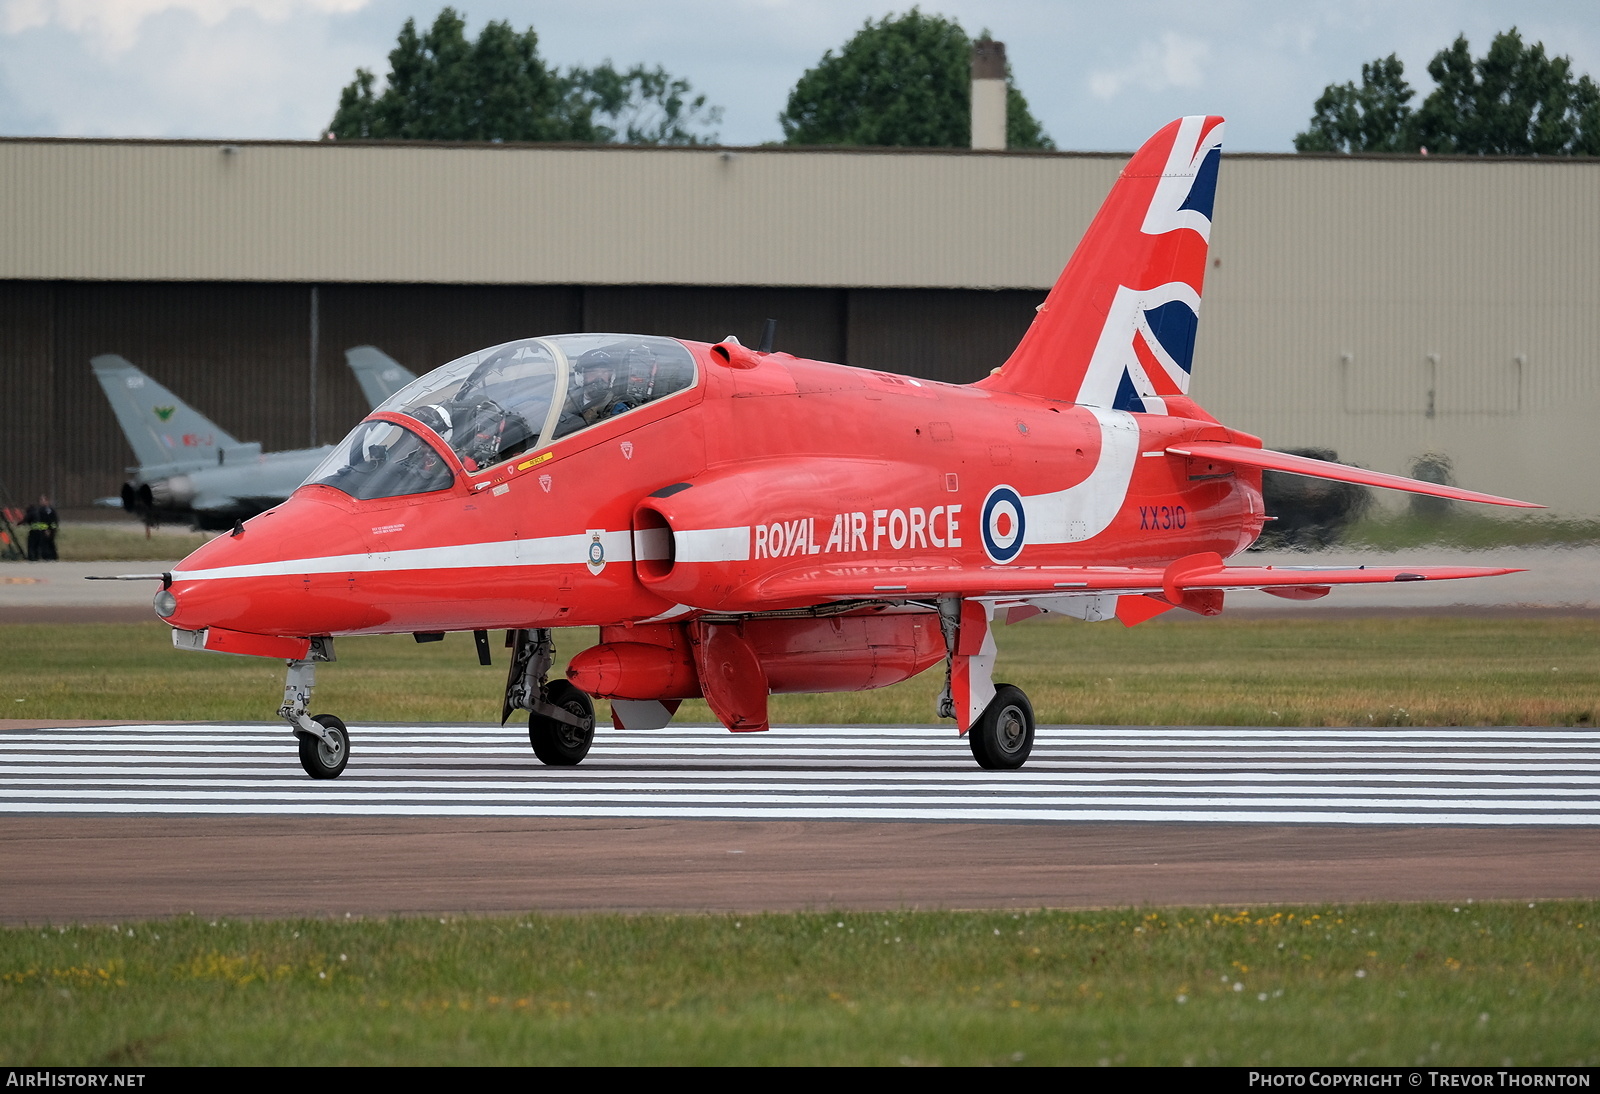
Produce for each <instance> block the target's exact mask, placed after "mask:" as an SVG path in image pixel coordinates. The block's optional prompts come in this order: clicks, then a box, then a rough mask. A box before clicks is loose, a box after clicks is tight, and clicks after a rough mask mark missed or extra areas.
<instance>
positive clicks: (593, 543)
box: [584, 528, 606, 574]
mask: <svg viewBox="0 0 1600 1094" xmlns="http://www.w3.org/2000/svg"><path fill="white" fill-rule="evenodd" d="M600 531H601V530H600V529H599V528H590V529H589V549H588V551H589V553H588V557H587V558H585V559H584V562H585V563H586V564H587V565H588V567H589V572H590V573H591V574H598V573H599V572H600V571H601V570H604V569H605V568H606V545H605V544H603V543H601V542H600Z"/></svg>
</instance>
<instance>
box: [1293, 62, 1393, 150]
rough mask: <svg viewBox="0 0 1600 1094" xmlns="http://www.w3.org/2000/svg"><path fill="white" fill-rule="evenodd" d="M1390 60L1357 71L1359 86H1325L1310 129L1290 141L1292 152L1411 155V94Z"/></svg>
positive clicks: (1352, 84)
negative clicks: (1292, 146)
mask: <svg viewBox="0 0 1600 1094" xmlns="http://www.w3.org/2000/svg"><path fill="white" fill-rule="evenodd" d="M1405 71H1406V66H1405V65H1404V64H1402V63H1401V62H1400V59H1399V58H1398V57H1396V56H1395V55H1394V54H1392V53H1391V54H1389V56H1387V57H1385V58H1383V59H1381V60H1377V61H1373V62H1372V63H1371V64H1365V65H1362V66H1361V86H1360V87H1357V86H1356V85H1355V84H1354V83H1342V84H1329V85H1328V87H1327V89H1326V90H1324V91H1323V93H1322V95H1321V96H1320V97H1319V98H1318V99H1317V101H1316V104H1315V105H1314V106H1313V107H1312V110H1313V113H1312V115H1311V127H1310V128H1309V129H1307V130H1306V131H1305V132H1304V133H1299V134H1296V135H1295V138H1294V147H1295V151H1297V152H1415V151H1416V150H1417V149H1416V145H1415V144H1412V143H1410V142H1411V107H1410V106H1409V105H1408V104H1409V103H1410V100H1411V98H1412V96H1413V95H1414V94H1415V92H1413V91H1412V90H1411V87H1410V85H1408V84H1407V83H1406V78H1405Z"/></svg>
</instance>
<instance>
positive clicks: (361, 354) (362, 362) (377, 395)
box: [344, 346, 416, 410]
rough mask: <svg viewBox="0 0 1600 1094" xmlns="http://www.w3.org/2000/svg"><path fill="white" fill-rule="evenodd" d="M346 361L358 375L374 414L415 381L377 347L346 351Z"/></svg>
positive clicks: (360, 347) (362, 392)
mask: <svg viewBox="0 0 1600 1094" xmlns="http://www.w3.org/2000/svg"><path fill="white" fill-rule="evenodd" d="M344 359H345V361H346V363H348V364H349V366H350V371H351V372H353V373H355V374H356V380H357V381H358V382H359V383H360V384H361V394H363V395H365V396H366V397H367V405H368V406H370V407H372V409H373V410H376V409H378V407H379V406H381V405H383V404H384V403H385V402H387V401H388V399H389V396H391V395H393V394H394V393H395V392H397V391H399V390H400V389H401V388H403V387H405V386H406V385H407V384H409V383H410V382H411V381H412V380H415V379H416V377H415V376H413V375H412V374H411V370H410V369H408V368H406V367H405V366H404V365H402V364H401V363H400V362H399V361H396V360H395V359H394V358H393V357H390V356H389V355H388V354H387V353H384V352H383V351H382V350H381V349H378V348H377V347H376V346H356V347H355V348H354V349H347V350H345V351H344Z"/></svg>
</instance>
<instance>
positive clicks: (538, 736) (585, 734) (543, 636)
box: [500, 627, 594, 767]
mask: <svg viewBox="0 0 1600 1094" xmlns="http://www.w3.org/2000/svg"><path fill="white" fill-rule="evenodd" d="M510 637H511V671H510V672H509V673H508V674H507V676H506V696H505V701H504V702H503V703H502V704H501V705H500V724H501V725H505V723H506V720H507V719H509V718H510V717H511V712H512V711H513V710H526V711H528V712H529V714H528V741H529V743H531V744H532V745H533V754H534V755H535V756H537V757H539V759H540V761H541V762H543V763H546V764H549V765H551V766H552V767H571V766H573V765H575V764H577V763H579V762H581V761H582V760H583V758H584V757H585V756H587V755H588V754H589V746H590V745H592V744H594V700H593V699H591V698H589V696H588V695H587V694H585V693H584V692H582V691H579V690H578V689H577V688H576V687H574V686H573V685H572V683H571V682H570V681H567V680H556V681H553V682H552V681H550V680H549V679H548V677H549V674H550V666H551V665H552V664H553V663H554V662H555V657H556V646H555V641H554V639H553V638H552V637H551V633H550V630H549V629H548V628H543V627H541V628H538V629H534V630H519V631H513V632H511V636H510Z"/></svg>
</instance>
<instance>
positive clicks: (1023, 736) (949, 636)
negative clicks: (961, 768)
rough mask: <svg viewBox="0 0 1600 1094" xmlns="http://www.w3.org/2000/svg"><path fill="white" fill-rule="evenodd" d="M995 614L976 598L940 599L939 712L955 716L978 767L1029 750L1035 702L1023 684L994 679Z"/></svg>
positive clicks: (1021, 758) (1010, 766)
mask: <svg viewBox="0 0 1600 1094" xmlns="http://www.w3.org/2000/svg"><path fill="white" fill-rule="evenodd" d="M993 614H994V609H993V608H991V607H990V606H989V605H987V604H983V603H979V602H976V601H963V600H960V599H958V598H956V597H947V598H945V599H943V600H940V601H939V624H940V627H941V628H942V629H943V631H944V641H945V657H946V660H945V686H944V691H943V693H941V694H940V696H939V707H938V713H939V717H941V718H954V719H955V720H956V727H957V728H958V729H959V730H960V731H961V732H962V733H964V734H966V737H967V744H968V746H969V747H970V748H971V749H972V758H973V759H975V760H977V761H978V766H979V767H983V768H987V769H989V770H1014V769H1016V768H1019V767H1021V766H1022V765H1023V764H1024V763H1026V762H1027V760H1028V754H1029V753H1030V752H1032V751H1033V729H1034V719H1033V705H1032V704H1031V703H1029V702H1028V697H1027V696H1026V695H1024V694H1023V693H1022V689H1021V688H1017V687H1013V686H1012V685H1010V684H998V685H997V684H995V683H994V676H993V674H994V661H995V653H996V650H995V644H994V635H993V633H991V631H990V628H989V622H990V620H991V619H992V618H993Z"/></svg>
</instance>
